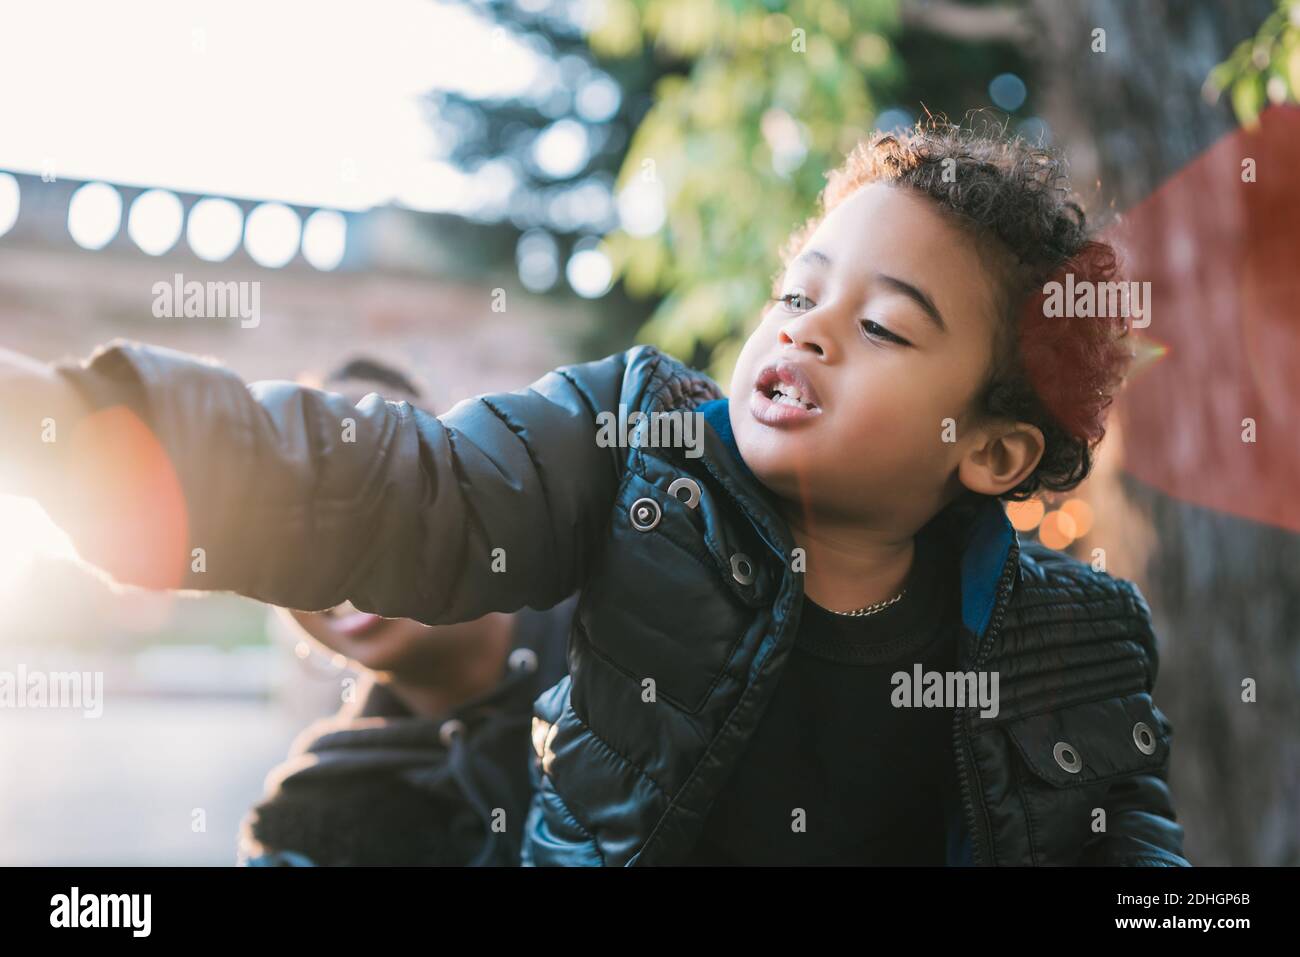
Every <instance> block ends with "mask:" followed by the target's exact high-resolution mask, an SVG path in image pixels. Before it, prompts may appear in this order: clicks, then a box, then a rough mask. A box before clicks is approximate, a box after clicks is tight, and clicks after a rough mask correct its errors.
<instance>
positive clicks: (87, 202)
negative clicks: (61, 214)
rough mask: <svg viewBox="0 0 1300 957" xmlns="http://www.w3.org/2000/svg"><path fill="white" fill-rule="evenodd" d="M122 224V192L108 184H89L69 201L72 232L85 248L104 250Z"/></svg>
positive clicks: (76, 241) (70, 233)
mask: <svg viewBox="0 0 1300 957" xmlns="http://www.w3.org/2000/svg"><path fill="white" fill-rule="evenodd" d="M121 225H122V195H121V194H120V193H119V192H118V191H117V190H115V189H114V188H113V187H112V186H109V185H108V184H107V183H87V184H86V185H84V186H82V187H80V188H79V189H78V190H77V191H76V192H75V193H73V194H72V200H71V201H70V202H69V203H68V233H69V235H71V236H72V241H73V242H75V243H76V244H77V245H78V246H80V247H81V248H82V249H103V248H104V247H105V246H107V245H108V244H109V243H110V242H112V240H113V237H114V236H116V235H117V231H118V229H119V228H120V227H121Z"/></svg>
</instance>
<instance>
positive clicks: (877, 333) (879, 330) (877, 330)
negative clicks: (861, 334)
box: [862, 319, 911, 346]
mask: <svg viewBox="0 0 1300 957" xmlns="http://www.w3.org/2000/svg"><path fill="white" fill-rule="evenodd" d="M862 328H863V329H865V330H866V333H867V335H869V336H872V337H873V338H876V339H884V340H886V341H888V342H897V343H898V344H899V345H900V346H910V345H911V343H910V342H908V341H907V340H906V339H904V338H903V337H902V336H896V335H894V334H893V333H892V332H890V331H889V330H888V329H886V328H885V327H884V326H882V325H881V324H880V323H878V322H872V321H871V320H870V319H863V320H862Z"/></svg>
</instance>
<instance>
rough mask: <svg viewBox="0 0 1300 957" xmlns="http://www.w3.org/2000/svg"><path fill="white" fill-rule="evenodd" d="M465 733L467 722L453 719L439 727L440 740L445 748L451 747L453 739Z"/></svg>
mask: <svg viewBox="0 0 1300 957" xmlns="http://www.w3.org/2000/svg"><path fill="white" fill-rule="evenodd" d="M464 733H465V722H464V721H459V720H457V719H456V718H452V719H451V720H450V721H444V722H443V723H442V724H441V725H439V726H438V740H439V741H441V742H442V744H443V747H447V748H449V747H451V739H452V738H455V737H457V736H459V735H462V734H464Z"/></svg>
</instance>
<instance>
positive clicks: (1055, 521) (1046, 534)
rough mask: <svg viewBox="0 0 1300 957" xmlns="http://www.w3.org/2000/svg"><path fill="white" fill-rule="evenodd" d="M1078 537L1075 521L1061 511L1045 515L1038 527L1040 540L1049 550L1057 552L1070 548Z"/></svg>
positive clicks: (1056, 510)
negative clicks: (1052, 549)
mask: <svg viewBox="0 0 1300 957" xmlns="http://www.w3.org/2000/svg"><path fill="white" fill-rule="evenodd" d="M1077 537H1078V535H1077V528H1076V526H1075V524H1074V519H1073V518H1071V517H1070V516H1069V515H1068V514H1067V513H1065V512H1063V511H1061V510H1060V509H1055V510H1053V511H1050V512H1048V513H1047V514H1046V515H1044V516H1043V521H1042V523H1041V524H1040V525H1039V526H1038V540H1039V541H1040V542H1042V543H1043V544H1044V545H1046V546H1047V547H1048V548H1054V549H1056V550H1057V551H1061V550H1063V549H1066V548H1069V547H1070V543H1071V542H1073V541H1074V540H1075V538H1077Z"/></svg>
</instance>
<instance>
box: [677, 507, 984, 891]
mask: <svg viewBox="0 0 1300 957" xmlns="http://www.w3.org/2000/svg"><path fill="white" fill-rule="evenodd" d="M946 541H947V540H946V539H944V538H943V537H942V536H941V535H939V534H937V533H936V532H935V531H933V529H926V530H923V531H922V533H921V534H919V535H918V536H917V541H916V552H915V557H914V558H913V563H912V569H911V571H910V572H909V574H908V581H907V594H906V595H904V596H903V598H902V599H901V600H899V601H898V602H896V603H895V604H893V605H891V606H889V607H888V608H886V609H884V610H882V611H880V612H877V613H876V614H874V615H867V616H863V617H856V618H855V617H848V616H844V615H837V614H835V613H834V612H831V611H827V610H826V609H825V608H822V607H821V606H819V605H817V604H815V603H814V602H813V601H811V600H810V599H808V598H807V597H805V598H804V601H803V614H802V617H801V622H800V627H799V632H798V635H797V636H796V639H795V645H794V647H793V649H792V650H791V652H790V659H789V661H788V662H787V663H786V666H785V670H784V671H783V672H782V675H781V680H780V684H779V685H778V686H777V689H776V691H775V692H774V693H773V697H772V700H771V702H770V703H769V706H768V708H767V710H766V711H765V712H764V714H763V717H762V719H761V720H760V722H759V725H758V728H757V729H756V731H755V733H754V735H753V736H752V737H751V738H750V740H749V742H748V743H747V745H746V748H745V752H744V753H743V754H742V756H741V759H740V762H739V764H738V766H737V767H736V769H735V771H734V773H733V774H732V776H731V777H730V778H729V779H728V781H727V783H726V784H725V785H724V787H723V790H722V792H721V793H720V794H719V795H718V797H717V799H716V800H715V802H714V804H713V806H712V807H711V808H710V810H709V814H708V817H707V818H706V820H705V823H704V828H703V831H702V832H701V836H700V840H699V841H698V843H697V845H696V847H695V848H694V850H693V851H692V853H691V856H690V857H689V858H688V859H687V861H686V862H685V863H687V864H715V865H717V864H760V865H761V864H771V865H775V864H927V865H941V864H943V863H944V860H945V846H946V828H945V817H944V801H945V797H946V796H947V795H950V794H952V793H953V792H954V790H955V788H956V781H955V773H954V763H953V755H952V720H953V712H952V709H950V708H895V707H893V705H892V704H891V701H890V698H891V695H892V694H893V693H894V689H895V685H894V684H893V683H892V682H891V676H892V675H893V674H894V673H895V672H897V671H906V672H908V673H909V675H910V674H911V673H912V669H913V666H914V665H915V664H916V663H918V662H919V663H920V664H921V668H922V672H928V671H954V670H956V668H957V646H956V643H957V633H958V627H959V621H960V577H959V572H958V565H957V556H956V554H955V553H954V552H953V551H952V549H951V548H950V547H949V546H948V545H947V544H946ZM800 809H801V810H802V812H803V815H802V819H800V817H799V816H798V814H797V812H798V811H799V810H800Z"/></svg>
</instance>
